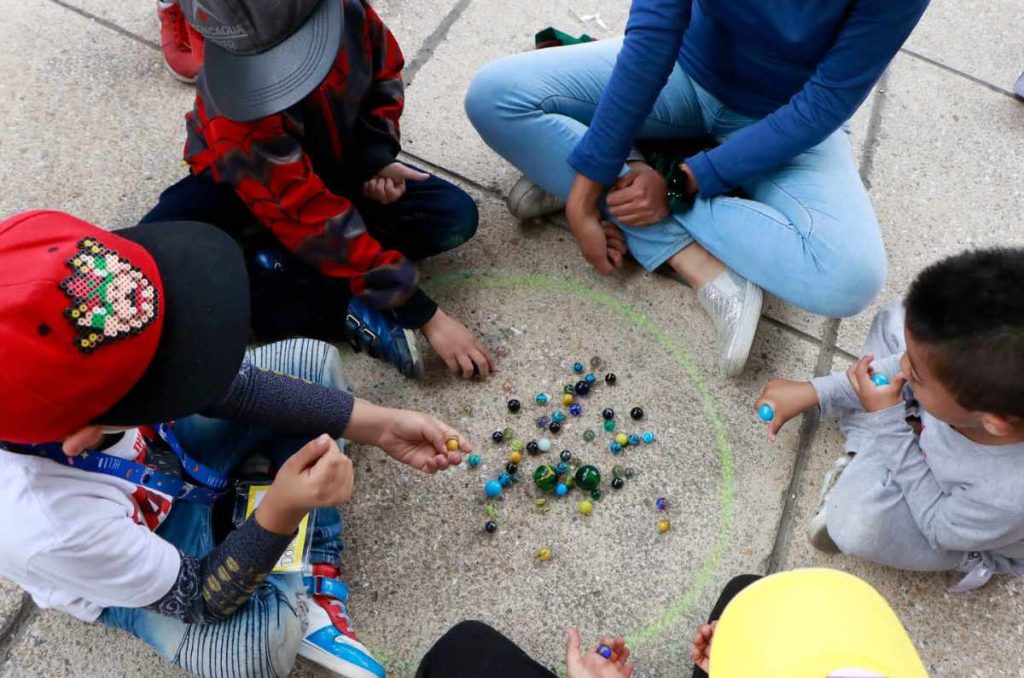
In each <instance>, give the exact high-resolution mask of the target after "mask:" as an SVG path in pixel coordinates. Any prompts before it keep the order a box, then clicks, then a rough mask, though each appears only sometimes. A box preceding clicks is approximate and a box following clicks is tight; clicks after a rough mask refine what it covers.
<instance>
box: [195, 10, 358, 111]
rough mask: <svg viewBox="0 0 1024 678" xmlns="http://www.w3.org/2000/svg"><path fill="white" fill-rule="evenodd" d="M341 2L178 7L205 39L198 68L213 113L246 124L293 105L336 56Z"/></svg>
mask: <svg viewBox="0 0 1024 678" xmlns="http://www.w3.org/2000/svg"><path fill="white" fill-rule="evenodd" d="M343 1H344V0H179V4H180V6H181V10H182V11H183V12H184V13H185V18H186V19H187V20H188V22H189V23H190V24H191V25H192V27H193V28H195V29H196V30H197V31H198V32H199V33H201V34H202V35H203V37H204V38H205V39H206V46H205V57H204V63H203V68H204V70H205V72H206V83H207V88H208V90H209V94H210V98H211V99H212V103H213V105H214V107H216V108H217V109H218V110H219V111H220V112H221V113H223V114H224V115H225V116H226V117H228V118H230V119H232V120H238V121H241V122H246V121H249V120H257V119H259V118H262V117H265V116H268V115H272V114H274V113H279V112H281V111H283V110H284V109H286V108H288V107H289V106H291V105H293V104H295V103H298V102H299V101H300V100H302V98H303V97H305V96H306V95H307V94H309V93H310V92H312V91H313V89H314V88H316V86H317V85H319V84H320V83H321V82H322V81H323V79H324V78H325V77H327V74H328V73H329V72H330V70H331V66H332V65H333V64H334V59H335V58H336V57H337V55H338V50H339V49H340V48H341V39H342V34H343V32H344V23H345V14H344V12H343V11H342V2H343Z"/></svg>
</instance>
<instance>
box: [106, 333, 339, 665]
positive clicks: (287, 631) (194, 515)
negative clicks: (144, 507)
mask: <svg viewBox="0 0 1024 678" xmlns="http://www.w3.org/2000/svg"><path fill="white" fill-rule="evenodd" d="M324 346H325V345H324V344H322V343H321V342H316V341H313V340H310V339H290V340H286V341H282V342H278V343H276V344H271V345H268V346H264V347H261V348H259V349H256V352H255V355H256V358H254V359H253V360H252V362H253V363H254V364H256V365H258V366H260V367H264V368H266V369H272V370H277V371H280V372H284V373H286V374H291V375H293V376H297V377H301V378H303V379H307V380H309V381H314V382H318V383H320V384H322V385H324V386H334V387H338V388H343V387H344V385H343V384H335V383H333V382H332V379H331V376H330V375H329V373H328V372H327V370H324V369H322V368H323V364H322V362H321V361H320V360H319V357H320V356H321V355H322V351H320V350H318V349H319V348H321V347H324ZM303 348H304V349H305V350H302V349H303ZM278 349H280V350H278ZM174 430H175V433H176V434H177V436H178V439H179V440H180V441H181V444H182V446H183V447H184V448H185V449H186V450H188V452H189V454H191V455H192V456H194V457H195V458H196V459H197V460H199V461H201V462H203V463H204V464H206V465H208V466H210V467H211V468H215V469H217V470H219V471H222V472H224V473H227V474H229V475H230V474H232V473H233V472H234V471H235V470H236V469H237V468H238V466H239V464H241V463H242V462H243V461H244V460H245V459H246V458H247V457H249V456H250V455H253V454H260V455H263V456H266V457H267V458H269V459H270V461H271V463H273V464H274V465H275V466H280V465H281V464H282V463H283V462H284V460H285V459H287V458H288V457H290V456H291V455H292V454H294V453H295V452H297V451H298V450H299V448H301V447H302V446H303V445H305V444H306V443H307V442H309V439H310V437H297V436H288V435H280V434H277V433H274V432H273V431H270V430H268V429H266V428H262V427H259V426H250V425H244V424H235V423H232V422H227V421H221V420H216V419H208V418H206V417H201V416H198V415H196V416H192V417H187V418H185V419H181V420H179V421H177V422H175V425H174ZM312 521H313V531H312V534H311V539H310V560H311V561H312V562H315V563H329V564H331V565H338V563H339V558H340V556H341V551H342V548H343V543H342V540H341V533H342V521H341V513H340V511H338V510H337V509H335V508H329V509H319V510H317V511H314V512H313V516H312ZM157 534H159V535H160V536H161V537H163V538H164V539H166V540H167V541H169V542H170V543H172V544H174V545H175V546H177V547H178V548H179V549H180V550H181V551H182V552H183V553H185V554H186V555H190V556H194V557H196V558H201V557H203V556H205V555H206V554H207V553H209V552H210V551H211V550H213V547H214V545H215V544H214V536H213V524H212V507H211V506H210V505H209V504H198V503H191V502H178V503H176V504H175V505H174V506H173V507H172V508H171V512H170V514H169V515H168V516H167V519H166V520H165V521H164V523H163V525H161V526H160V528H159V529H158V530H157ZM305 594H306V589H305V586H304V585H303V582H302V575H301V574H299V573H295V574H276V575H271V576H269V577H267V579H266V580H265V581H264V582H263V584H262V585H261V586H260V587H259V588H257V589H256V591H255V592H254V593H253V594H252V597H251V598H250V599H249V601H248V602H247V603H246V604H245V605H244V606H242V607H241V608H240V609H239V610H238V611H237V612H235V614H233V615H232V616H230V617H228V618H227V619H225V620H223V621H220V622H217V623H214V624H185V623H184V622H181V621H179V620H177V619H174V618H171V617H166V616H164V615H161V614H158V613H156V612H153V611H152V610H147V609H142V608H125V607H109V608H107V609H106V610H104V611H103V614H102V615H101V616H100V621H101V622H103V623H104V624H107V625H108V626H112V627H114V628H118V629H121V630H123V631H127V632H129V633H131V634H133V635H135V636H137V637H138V638H140V639H141V640H143V641H145V642H146V643H147V644H149V645H150V646H152V647H153V648H154V649H155V650H156V651H157V652H159V653H160V654H161V655H163V656H164V657H165V658H167V659H168V660H169V661H171V662H173V663H174V664H175V665H177V666H180V667H181V668H183V669H185V670H186V671H188V672H190V673H193V674H195V675H197V676H202V677H204V678H284V677H285V676H287V675H289V674H290V673H291V670H292V667H293V665H294V663H295V657H296V655H297V653H298V650H299V643H300V642H301V641H302V638H303V635H304V632H305V626H306V613H305V605H306V597H305Z"/></svg>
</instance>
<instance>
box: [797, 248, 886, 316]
mask: <svg viewBox="0 0 1024 678" xmlns="http://www.w3.org/2000/svg"><path fill="white" fill-rule="evenodd" d="M840 256H841V257H842V259H841V261H840V265H839V266H837V267H835V268H832V269H831V270H829V272H828V274H827V276H826V278H825V279H824V280H823V281H822V283H823V284H822V285H821V286H820V287H819V288H818V289H819V290H820V291H821V296H820V297H819V308H817V309H812V310H813V311H814V312H815V313H818V314H820V315H826V316H829V317H833V318H847V317H849V316H853V315H856V314H858V313H860V312H861V311H863V310H864V309H865V308H867V307H868V305H869V304H871V302H872V301H874V300H875V298H876V297H877V296H878V295H879V294H880V293H881V291H882V285H883V284H885V275H886V269H887V264H886V260H885V252H884V251H875V250H874V249H873V248H865V249H863V250H861V249H850V250H848V251H846V252H842V253H840Z"/></svg>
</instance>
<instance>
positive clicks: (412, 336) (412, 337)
mask: <svg viewBox="0 0 1024 678" xmlns="http://www.w3.org/2000/svg"><path fill="white" fill-rule="evenodd" d="M403 332H405V343H406V345H407V346H408V347H409V358H410V359H411V360H412V370H411V372H410V373H409V374H405V372H402V374H405V376H407V377H409V378H410V379H419V378H420V377H422V376H423V360H422V359H421V358H420V349H419V348H418V347H417V346H416V333H415V332H413V331H412V330H408V329H407V330H403Z"/></svg>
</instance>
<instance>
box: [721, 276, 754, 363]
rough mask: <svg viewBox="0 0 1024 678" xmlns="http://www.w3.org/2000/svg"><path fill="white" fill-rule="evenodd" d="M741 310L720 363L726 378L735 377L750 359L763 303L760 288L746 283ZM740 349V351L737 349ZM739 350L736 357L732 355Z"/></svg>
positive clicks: (748, 282)
mask: <svg viewBox="0 0 1024 678" xmlns="http://www.w3.org/2000/svg"><path fill="white" fill-rule="evenodd" d="M743 298H744V303H743V308H742V309H740V319H739V322H738V323H737V327H736V332H735V333H733V335H732V340H731V341H730V342H729V345H728V346H727V347H726V349H725V359H724V360H723V361H722V370H723V371H724V372H725V376H727V377H735V376H736V375H738V374H740V373H741V372H742V371H743V368H745V367H746V366H747V358H749V357H750V347H751V346H752V345H753V344H754V334H755V333H756V332H757V324H758V323H759V322H760V320H761V306H762V304H763V303H764V293H763V292H762V291H761V288H760V287H758V286H757V285H755V284H754V283H752V282H750V281H749V280H748V281H746V288H745V289H744V296H743ZM738 347H742V349H738ZM737 350H740V352H739V354H738V355H734V354H735V353H736V352H737Z"/></svg>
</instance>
